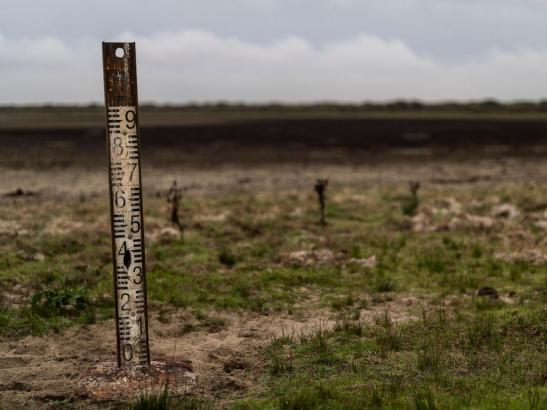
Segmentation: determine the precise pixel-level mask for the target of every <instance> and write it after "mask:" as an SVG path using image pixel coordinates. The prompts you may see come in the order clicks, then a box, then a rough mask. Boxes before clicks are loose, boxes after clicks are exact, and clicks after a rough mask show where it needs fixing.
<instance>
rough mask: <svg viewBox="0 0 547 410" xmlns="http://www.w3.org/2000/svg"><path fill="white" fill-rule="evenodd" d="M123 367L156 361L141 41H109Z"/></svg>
mask: <svg viewBox="0 0 547 410" xmlns="http://www.w3.org/2000/svg"><path fill="white" fill-rule="evenodd" d="M103 72H104V94H105V105H106V115H107V121H106V123H107V143H108V160H109V174H110V175H109V176H110V210H111V224H112V254H113V265H114V293H115V298H116V332H117V341H118V346H117V348H118V349H117V351H118V366H120V367H135V366H148V365H150V350H149V347H148V311H147V300H146V266H145V258H144V225H143V207H142V185H141V164H140V150H139V131H138V130H139V121H138V101H137V68H136V58H135V43H103Z"/></svg>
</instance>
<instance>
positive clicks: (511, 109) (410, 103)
mask: <svg viewBox="0 0 547 410" xmlns="http://www.w3.org/2000/svg"><path fill="white" fill-rule="evenodd" d="M140 107H141V109H143V110H146V111H163V110H168V111H173V110H176V111H181V112H218V113H230V112H237V113H241V112H247V113H253V112H255V113H267V112H277V113H293V112H294V113H306V112H308V113H313V112H323V113H325V112H331V113H366V112H405V111H408V112H420V111H423V112H469V113H487V112H497V113H504V112H507V113H538V112H547V100H540V101H514V102H499V101H496V100H494V99H488V100H481V101H470V102H456V101H447V102H438V103H426V102H422V101H419V100H396V101H390V102H362V103H336V102H321V103H314V104H290V103H263V104H247V103H231V102H215V103H189V104H155V103H150V102H145V103H141V105H140ZM102 109H103V106H102V105H101V104H97V103H93V104H87V105H65V104H44V105H0V112H10V111H30V112H56V111H57V112H70V111H74V112H78V111H98V110H102Z"/></svg>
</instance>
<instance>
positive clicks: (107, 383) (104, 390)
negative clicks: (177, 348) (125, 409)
mask: <svg viewBox="0 0 547 410" xmlns="http://www.w3.org/2000/svg"><path fill="white" fill-rule="evenodd" d="M196 379H197V377H196V374H195V373H194V371H193V369H192V365H191V363H190V362H184V361H170V362H160V361H153V362H152V363H150V367H142V366H139V367H132V368H120V367H118V365H117V363H104V364H100V365H97V366H95V367H92V368H91V369H89V370H87V371H86V372H85V373H84V374H83V375H82V376H81V377H80V381H79V383H78V387H77V388H76V395H77V396H80V397H85V398H88V399H90V400H92V401H95V402H102V401H128V400H133V399H136V398H138V397H139V396H140V395H141V394H144V395H147V394H148V395H149V394H156V393H161V392H162V391H163V390H164V389H166V388H167V390H168V391H169V392H170V393H172V394H185V393H187V392H188V388H189V387H190V386H192V385H193V384H195V383H196Z"/></svg>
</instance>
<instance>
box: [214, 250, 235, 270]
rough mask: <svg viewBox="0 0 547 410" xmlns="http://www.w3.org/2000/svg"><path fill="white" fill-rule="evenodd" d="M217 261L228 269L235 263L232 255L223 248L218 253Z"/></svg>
mask: <svg viewBox="0 0 547 410" xmlns="http://www.w3.org/2000/svg"><path fill="white" fill-rule="evenodd" d="M218 261H219V262H220V263H222V264H223V265H224V266H227V267H229V268H232V267H234V265H235V264H236V263H237V259H236V257H235V255H234V253H233V252H232V251H231V250H230V249H228V248H224V249H222V250H221V251H220V252H219V254H218Z"/></svg>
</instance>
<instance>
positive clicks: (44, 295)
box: [30, 287, 91, 318]
mask: <svg viewBox="0 0 547 410" xmlns="http://www.w3.org/2000/svg"><path fill="white" fill-rule="evenodd" d="M89 308H91V305H90V303H89V299H88V296H87V291H86V290H85V289H84V288H83V287H78V288H66V289H44V290H42V291H40V292H38V293H36V294H35V295H34V296H33V297H32V300H31V309H30V310H31V312H32V313H33V314H35V315H37V316H40V317H43V318H53V317H58V316H63V317H70V316H78V315H79V314H80V313H82V312H84V311H86V310H88V309H89Z"/></svg>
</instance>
